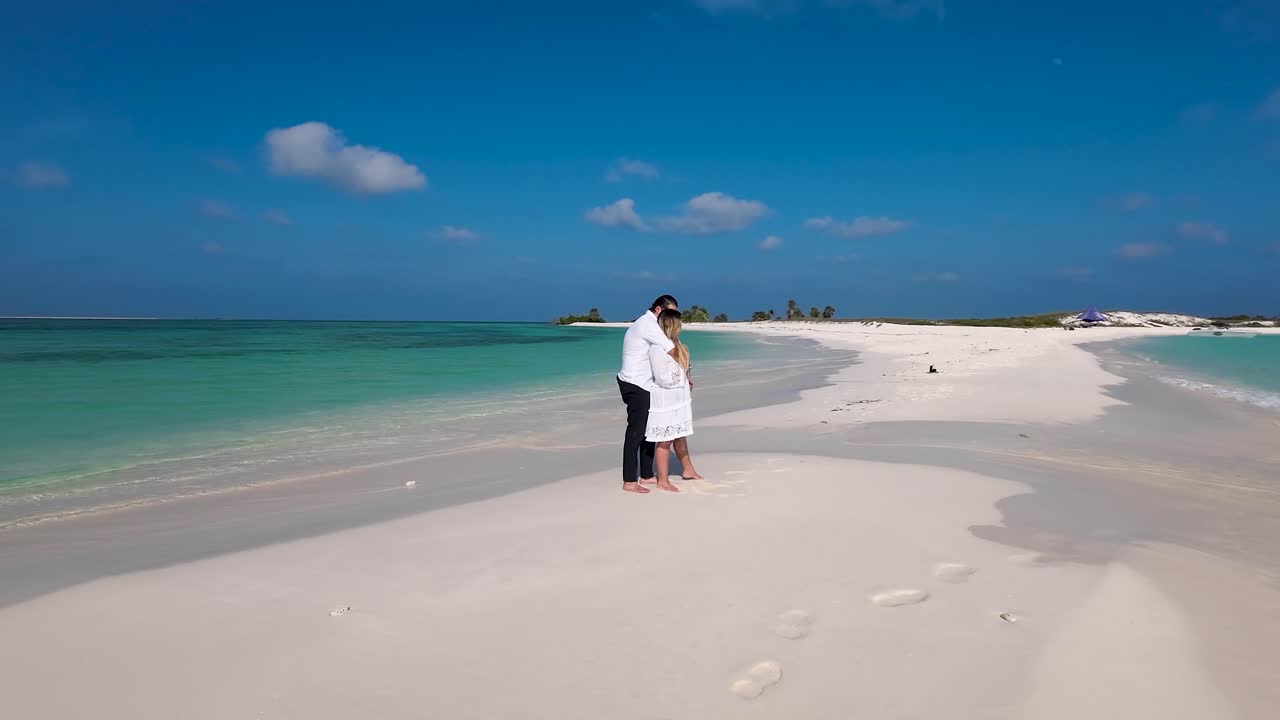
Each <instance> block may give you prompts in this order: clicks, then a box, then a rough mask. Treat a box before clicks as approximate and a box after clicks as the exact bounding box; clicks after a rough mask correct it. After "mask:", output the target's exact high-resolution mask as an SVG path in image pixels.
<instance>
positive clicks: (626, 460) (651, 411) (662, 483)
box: [618, 295, 702, 493]
mask: <svg viewBox="0 0 1280 720" xmlns="http://www.w3.org/2000/svg"><path fill="white" fill-rule="evenodd" d="M680 325H681V322H680V304H679V303H677V302H676V299H675V298H673V297H671V296H670V295H663V296H662V297H659V298H658V299H657V300H654V301H653V304H651V305H650V306H649V312H646V313H645V314H643V315H641V316H640V317H639V319H637V320H636V321H635V322H634V323H632V324H631V327H630V328H628V329H627V334H626V335H625V336H624V337H623V338H622V370H621V371H620V372H619V373H618V390H619V391H620V392H621V393H622V402H624V403H626V405H627V434H626V439H625V440H624V441H623V443H622V489H623V490H625V491H627V492H633V493H647V492H649V489H648V488H646V487H645V486H644V485H643V484H642V483H651V482H654V477H655V476H654V472H653V470H654V468H653V466H654V461H655V460H657V465H658V474H657V485H658V489H660V490H666V491H667V492H680V489H679V488H677V487H676V486H675V485H672V484H671V478H670V477H669V476H668V474H667V468H668V466H669V464H670V462H671V451H672V450H675V453H676V456H677V457H678V458H680V467H681V469H682V473H681V474H682V476H683V477H684V478H685V479H686V480H699V479H701V478H702V476H701V475H699V474H698V473H697V471H696V470H694V469H693V461H692V460H691V459H690V458H689V442H688V440H686V439H685V438H687V437H689V436H690V435H692V434H693V406H692V402H693V399H692V390H693V380H692V379H691V378H690V377H689V348H687V347H685V346H684V345H683V344H682V343H681V342H680Z"/></svg>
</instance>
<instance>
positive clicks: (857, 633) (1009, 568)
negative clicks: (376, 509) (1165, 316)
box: [0, 323, 1280, 720]
mask: <svg viewBox="0 0 1280 720" xmlns="http://www.w3.org/2000/svg"><path fill="white" fill-rule="evenodd" d="M715 331H729V332H753V333H760V334H761V335H763V336H765V337H766V338H767V339H768V340H769V341H775V342H787V340H786V338H795V337H803V338H810V339H814V340H817V341H819V342H821V343H823V344H825V345H827V346H829V347H832V348H839V349H846V350H848V349H852V350H856V351H857V352H858V353H859V360H860V362H859V364H856V365H852V366H849V367H846V368H844V369H843V370H840V371H839V372H838V373H837V374H836V375H835V376H834V377H832V378H831V379H830V382H829V384H827V385H826V386H824V387H821V388H817V389H813V390H809V391H805V392H804V393H802V395H801V397H800V398H799V399H798V400H795V401H792V402H788V403H785V404H782V405H774V406H767V407H756V408H752V409H747V410H739V411H735V412H731V413H726V414H722V415H718V416H714V417H707V418H698V419H697V421H696V422H697V425H696V427H697V429H698V434H697V435H695V436H694V438H693V439H692V443H693V447H694V452H695V457H696V459H697V461H698V467H699V470H700V471H701V472H702V473H703V474H704V475H706V476H707V478H708V479H707V480H705V481H701V482H678V484H679V485H680V486H681V488H682V490H683V492H681V493H680V494H678V495H673V494H664V493H653V494H650V495H648V496H634V495H630V494H625V493H622V492H620V491H619V489H618V487H617V483H616V482H615V480H616V476H617V471H616V468H614V467H613V466H612V465H607V466H606V465H602V466H601V467H598V468H588V469H586V471H575V470H574V469H571V468H570V469H562V470H561V472H560V478H559V479H558V480H556V481H554V482H550V483H547V484H542V485H537V486H532V487H528V488H527V489H523V490H520V491H518V492H512V493H509V494H505V495H501V496H498V497H492V498H489V499H483V500H479V501H476V502H470V503H466V504H458V505H452V506H448V507H442V508H440V509H437V510H433V511H431V512H425V513H420V514H415V515H410V516H407V517H401V518H399V519H395V520H390V521H386V522H380V523H376V524H370V525H366V526H363V527H355V528H350V529H342V530H339V531H335V532H330V533H324V534H317V535H313V536H311V537H305V538H302V539H297V540H292V541H288V542H281V543H275V544H268V545H264V546H261V547H255V548H252V549H246V550H242V551H237V552H232V553H223V554H216V555H214V556H212V557H205V558H203V559H198V560H194V561H190V562H180V563H177V564H171V565H168V566H164V567H155V568H152V569H147V570H144V571H141V572H133V573H128V574H118V575H112V576H109V577H102V578H97V579H93V580H89V581H87V582H82V583H79V584H74V585H70V586H68V587H65V588H62V589H58V590H56V591H53V592H49V593H45V594H41V595H39V596H38V597H33V598H30V599H26V600H23V601H22V602H18V603H15V604H12V605H9V606H7V607H0V638H3V643H0V648H3V649H2V650H0V698H3V700H2V701H0V703H3V704H2V705H0V707H2V708H3V709H4V712H3V715H4V716H5V717H13V718H22V719H23V720H36V719H45V718H48V719H53V718H79V717H94V718H103V719H111V718H129V719H130V720H139V719H144V718H166V719H167V718H174V717H182V718H209V719H213V718H218V719H224V718H299V719H301V718H306V719H308V720H315V719H319V718H343V719H349V718H424V717H425V718H449V719H457V720H464V719H471V718H475V719H477V720H479V719H481V718H483V719H486V720H491V719H493V718H521V719H529V718H548V719H551V718H556V719H558V720H561V719H565V718H584V719H585V718H619V719H623V718H636V719H641V718H645V719H650V720H652V719H656V718H667V719H669V720H682V719H685V718H688V719H691V720H692V719H694V718H697V719H698V720H707V719H711V718H788V719H799V718H814V719H819V718H823V719H825V718H845V717H847V718H859V717H868V718H869V717H876V718H925V717H940V716H945V717H949V718H956V719H958V720H967V719H970V718H972V719H978V718H1019V719H1031V720H1049V719H1057V718H1062V719H1064V720H1065V719H1067V718H1082V717H1089V718H1099V719H1110V718H1116V719H1121V718H1123V719H1125V720H1134V719H1136V718H1161V719H1181V718H1186V719H1187V720H1191V719H1204V718H1215V719H1217V718H1248V719H1252V718H1258V719H1259V720H1261V719H1262V718H1269V717H1273V716H1274V708H1275V707H1276V703H1278V702H1280V682H1276V678H1277V677H1280V590H1278V589H1277V588H1278V587H1280V584H1278V582H1277V578H1278V577H1280V568H1278V567H1277V565H1276V564H1275V563H1270V564H1268V562H1267V561H1266V560H1265V558H1266V557H1273V558H1274V556H1273V555H1271V550H1272V549H1273V548H1274V547H1276V545H1274V543H1276V542H1277V540H1280V510H1278V509H1277V508H1278V507H1280V488H1277V487H1276V486H1274V485H1268V484H1267V479H1266V478H1265V477H1264V475H1265V470H1264V469H1259V468H1266V467H1268V466H1269V464H1270V463H1271V462H1272V461H1273V460H1276V459H1278V458H1276V457H1275V455H1274V453H1275V452H1276V451H1275V450H1274V449H1271V448H1270V447H1268V446H1265V445H1263V444H1260V443H1256V442H1254V439H1255V438H1256V437H1265V435H1266V433H1268V432H1273V431H1274V429H1275V427H1276V425H1274V424H1268V423H1274V421H1271V420H1268V419H1267V418H1265V417H1262V416H1261V415H1255V414H1251V413H1249V412H1248V411H1247V410H1246V409H1241V410H1239V411H1237V409H1235V408H1228V407H1222V408H1220V409H1217V408H1218V406H1217V405H1215V406H1213V408H1215V409H1214V410H1213V412H1221V413H1223V415H1222V416H1221V417H1228V416H1229V418H1230V423H1228V422H1227V421H1225V420H1222V421H1220V422H1219V421H1214V422H1212V423H1211V422H1210V421H1209V420H1207V419H1206V420H1204V421H1203V422H1204V423H1205V424H1206V425H1211V424H1212V425H1215V426H1216V427H1217V428H1218V429H1219V432H1222V433H1225V432H1226V430H1225V429H1224V428H1226V427H1227V425H1228V424H1230V427H1231V432H1233V433H1235V434H1234V435H1233V437H1237V438H1239V444H1238V447H1239V448H1245V450H1244V451H1241V452H1244V453H1252V455H1251V456H1250V457H1248V458H1246V459H1247V460H1248V461H1249V462H1250V463H1253V464H1247V463H1243V462H1242V463H1241V464H1239V465H1238V466H1233V467H1232V468H1231V469H1230V471H1229V472H1228V471H1226V470H1215V469H1213V468H1212V467H1209V466H1208V464H1206V465H1205V466H1204V467H1200V466H1197V465H1195V464H1194V463H1195V462H1196V461H1195V460H1194V458H1193V459H1191V460H1185V459H1184V458H1183V456H1181V455H1177V454H1176V453H1177V452H1179V448H1178V443H1179V442H1184V443H1185V441H1180V440H1179V439H1178V438H1174V437H1170V438H1167V439H1161V438H1160V437H1157V436H1155V435H1154V434H1144V433H1149V432H1150V430H1149V428H1148V427H1145V426H1146V425H1147V424H1146V423H1142V422H1134V421H1131V420H1127V419H1126V418H1123V417H1121V418H1119V419H1117V418H1116V417H1115V415H1114V413H1115V412H1116V411H1118V410H1119V409H1120V408H1122V407H1132V408H1133V411H1134V412H1139V411H1144V410H1143V409H1142V408H1141V407H1140V405H1141V403H1137V402H1131V401H1129V400H1125V399H1123V398H1121V397H1119V396H1118V395H1117V394H1116V392H1114V389H1115V387H1116V386H1118V385H1121V384H1123V383H1124V382H1125V380H1124V378H1122V377H1120V376H1118V375H1116V374H1113V373H1112V372H1109V371H1108V370H1107V369H1105V368H1104V367H1103V365H1102V363H1101V361H1100V360H1099V358H1098V357H1097V356H1095V355H1094V354H1092V353H1091V352H1088V351H1086V350H1085V349H1082V348H1081V347H1080V345H1081V343H1086V342H1095V341H1100V340H1112V339H1119V338H1123V337H1132V336H1136V335H1141V334H1159V333H1175V332H1185V329H1182V328H1170V329H1154V328H1097V329H1091V330H1088V331H1082V332H1062V331H1053V330H1030V331H1024V330H1008V329H999V328H958V327H907V326H893V325H880V326H863V325H855V324H841V323H826V324H822V323H813V324H809V323H796V324H792V323H769V324H767V325H760V324H751V325H748V324H744V325H736V326H725V327H723V328H716V329H715ZM584 332H589V330H584ZM929 365H934V366H935V367H936V368H937V369H938V370H939V373H938V374H935V375H929V374H927V373H926V372H925V370H926V369H927V368H928V366H929ZM723 382H725V383H728V384H730V385H731V384H732V379H724V380H723ZM1165 392H1167V393H1171V394H1172V393H1175V391H1174V390H1172V389H1169V390H1166V391H1165ZM1162 397H1163V396H1162ZM1174 401H1175V400H1170V402H1174ZM1176 401H1177V402H1188V403H1191V402H1198V400H1195V399H1185V400H1184V399H1181V398H1177V399H1176ZM1216 402H1217V401H1216ZM1148 412H1151V413H1152V415H1153V416H1154V415H1158V414H1160V413H1161V412H1163V411H1162V410H1159V409H1155V410H1149V411H1148ZM1206 412H1207V411H1206ZM1217 417H1219V416H1215V418H1217ZM1185 420H1186V422H1188V423H1192V424H1194V423H1195V422H1197V419H1196V418H1195V417H1187V418H1185ZM1104 422H1110V423H1112V424H1111V425H1105V426H1104V425H1099V424H1097V423H1104ZM1232 423H1233V424H1232ZM1130 426H1132V430H1133V433H1134V435H1133V436H1132V437H1129V436H1127V435H1124V434H1123V433H1117V431H1115V430H1114V428H1116V427H1130ZM621 430H622V421H621V406H620V405H619V412H618V425H617V431H618V432H617V433H616V434H617V435H619V439H620V435H621ZM1046 437H1050V438H1051V439H1050V440H1045V439H1044V438H1046ZM1093 437H1098V438H1099V441H1098V442H1099V445H1098V447H1097V449H1096V451H1095V452H1094V453H1092V454H1090V453H1086V452H1083V451H1081V450H1080V448H1082V447H1087V446H1088V445H1087V444H1086V443H1088V442H1089V441H1090V438H1093ZM1272 437H1274V435H1272ZM944 440H945V441H944ZM1018 443H1024V444H1029V445H1026V447H1027V448H1030V449H1020V448H1022V447H1023V446H1020V445H1018ZM1159 443H1165V444H1159ZM1232 447H1233V448H1236V447H1237V446H1235V445H1233V446H1232ZM702 448H706V451H705V452H700V449H702ZM1249 448H1254V449H1255V450H1250V449H1249ZM1188 452H1190V450H1188ZM600 453H601V454H600V456H601V457H604V458H608V457H612V454H613V449H612V448H610V447H609V446H608V445H607V444H606V445H604V446H602V447H601V449H600ZM869 454H875V457H876V458H877V459H867V458H868V457H869ZM953 458H954V461H953V460H952V459H953ZM495 462H496V460H495ZM979 466H981V468H983V471H981V472H980V471H976V470H975V469H974V468H975V467H979ZM1175 466H1176V467H1177V469H1178V470H1177V471H1170V472H1166V471H1164V470H1159V469H1158V468H1162V467H1168V468H1172V467H1175ZM1272 467H1274V466H1272ZM1153 468H1156V469H1153ZM510 472H511V474H513V475H514V474H517V473H519V472H520V470H519V469H517V468H514V467H512V468H510ZM1144 473H1145V474H1149V475H1153V476H1159V477H1160V478H1163V479H1164V480H1165V482H1164V483H1163V484H1159V483H1150V482H1145V481H1144V480H1143V477H1145V475H1144ZM1201 479H1203V483H1201V482H1200V480H1201ZM1228 480H1229V482H1228ZM411 481H412V482H415V483H416V486H414V487H405V483H406V482H411ZM430 491H431V482H430V479H429V478H428V477H425V476H420V475H415V474H412V473H411V471H410V470H409V469H407V468H393V469H392V470H391V471H388V473H387V475H386V482H385V493H402V494H411V493H423V492H430ZM1113 493H1114V494H1113ZM355 501H356V500H352V499H346V500H344V502H355ZM227 503H228V504H227V506H226V507H227V512H229V513H237V512H250V511H252V508H251V507H249V505H248V504H247V502H246V503H242V504H241V505H236V504H235V502H234V501H227ZM272 508H273V510H272V511H271V513H266V514H264V515H263V519H262V522H265V523H270V522H278V523H288V522H290V514H289V513H290V511H289V510H288V508H287V507H286V508H279V507H277V506H272ZM152 512H154V513H166V512H173V510H172V509H171V508H169V509H166V508H163V507H160V508H156V509H155V510H153V511H152ZM1050 521H1052V522H1053V523H1054V524H1053V525H1052V526H1050ZM103 522H104V521H102V520H101V519H100V520H99V524H98V525H96V526H95V527H96V528H98V529H97V530H96V531H95V532H96V533H98V535H97V536H96V537H95V536H92V535H90V534H89V531H80V535H78V536H76V537H78V542H83V543H93V542H96V543H100V544H108V545H109V544H111V543H112V542H115V540H114V537H115V534H117V533H119V534H127V533H128V532H129V527H128V526H127V525H125V524H124V523H123V522H121V523H119V524H116V525H114V526H113V525H111V524H110V522H109V521H106V522H107V524H105V525H104V524H102V523H103ZM71 524H72V523H71V522H70V521H69V522H68V525H69V528H70V529H69V530H68V532H74V531H75V528H74V527H70V526H71ZM165 527H166V528H167V529H165V530H163V531H156V532H155V534H154V536H152V537H150V538H147V541H148V542H153V543H156V544H164V543H166V542H173V541H174V540H173V538H176V537H178V535H179V534H180V533H181V531H182V530H183V528H181V527H177V526H176V524H175V525H169V526H165ZM103 528H106V530H104V529H103ZM1205 528H1207V529H1205ZM215 531H216V529H215ZM22 532H24V530H22V529H17V530H14V531H11V532H10V534H9V535H8V536H5V535H0V560H3V559H5V557H6V554H8V557H9V558H10V559H12V558H13V555H14V554H15V553H17V552H19V551H18V550H14V549H13V547H14V545H12V544H11V545H10V549H9V550H5V549H4V545H5V544H6V541H7V540H10V539H20V533H22ZM68 542H69V541H68ZM1202 543H1203V544H1202ZM63 549H65V548H63ZM21 552H34V551H32V550H30V548H29V547H24V549H22V550H21ZM1258 558H1262V559H1261V560H1259V559H1258ZM0 567H3V566H0Z"/></svg>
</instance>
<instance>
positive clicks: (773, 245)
mask: <svg viewBox="0 0 1280 720" xmlns="http://www.w3.org/2000/svg"><path fill="white" fill-rule="evenodd" d="M780 247H782V238H780V237H778V236H777V235H770V236H769V237H767V238H765V239H763V240H761V241H760V249H761V250H777V249H778V248H780Z"/></svg>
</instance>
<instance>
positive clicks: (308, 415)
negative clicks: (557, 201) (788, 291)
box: [0, 320, 753, 501]
mask: <svg viewBox="0 0 1280 720" xmlns="http://www.w3.org/2000/svg"><path fill="white" fill-rule="evenodd" d="M622 332H623V330H621V329H616V328H573V327H556V326H552V325H538V324H509V323H381V322H248V321H176V320H174V321H169V320H129V321H114V320H0V428H3V432H0V501H3V500H4V499H5V498H6V497H8V498H9V499H10V500H12V499H13V498H14V497H15V496H19V495H31V494H33V493H50V492H63V491H68V490H82V491H83V490H92V489H95V488H101V487H104V486H125V485H129V484H136V483H145V482H163V483H168V484H170V485H172V487H173V490H174V491H175V492H180V491H183V490H190V489H192V488H196V489H198V488H200V487H203V483H204V482H205V481H207V480H209V479H210V478H216V477H219V476H228V477H230V476H236V477H249V476H252V475H254V474H255V473H257V474H261V472H262V471H264V470H267V469H271V470H273V471H275V472H276V473H277V474H279V473H281V472H284V473H287V472H290V471H294V470H301V469H303V468H309V467H323V466H331V465H332V464H333V463H332V461H333V460H334V459H335V458H336V457H338V456H341V459H342V461H343V462H354V461H357V460H359V459H360V458H362V457H369V458H373V457H387V456H388V455H394V454H395V452H396V451H397V448H396V447H393V446H402V447H403V452H411V451H418V450H421V449H422V448H424V447H427V446H428V445H430V444H431V443H433V442H434V443H436V445H437V446H438V445H441V444H452V445H454V446H458V445H465V444H467V443H468V442H471V443H482V442H484V441H485V440H486V439H485V438H484V437H478V436H477V437H468V436H467V432H468V430H467V424H466V423H464V422H462V420H464V419H467V418H473V419H474V418H477V417H484V416H488V415H501V414H503V413H513V412H515V413H518V412H520V411H521V410H522V409H524V408H528V407H531V406H532V405H534V404H537V403H540V402H543V401H545V400H546V399H548V398H565V397H571V396H574V395H577V394H581V395H594V396H600V397H604V396H607V395H609V394H610V393H613V394H615V395H616V393H617V389H616V385H613V384H612V380H611V376H612V374H613V373H616V372H617V366H618V363H619V353H620V346H621V338H622ZM685 341H686V342H687V343H688V344H689V346H690V349H691V351H692V353H693V354H694V356H695V357H697V358H698V360H699V362H715V361H716V360H717V359H730V358H738V357H742V356H744V355H745V354H748V353H750V352H751V350H752V347H751V346H752V345H753V342H752V341H751V340H750V339H748V338H745V337H742V336H739V335H737V334H733V333H686V335H685ZM433 447H434V446H433Z"/></svg>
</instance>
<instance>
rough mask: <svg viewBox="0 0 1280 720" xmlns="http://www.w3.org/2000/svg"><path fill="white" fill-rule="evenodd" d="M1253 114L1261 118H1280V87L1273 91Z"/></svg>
mask: <svg viewBox="0 0 1280 720" xmlns="http://www.w3.org/2000/svg"><path fill="white" fill-rule="evenodd" d="M1253 116H1254V117H1255V118H1257V119H1259V120H1280V88H1276V89H1275V90H1272V91H1271V94H1270V95H1268V96H1267V97H1266V98H1265V99H1264V100H1263V101H1262V103H1261V104H1260V105H1258V109H1257V110H1256V111H1254V113H1253Z"/></svg>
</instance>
